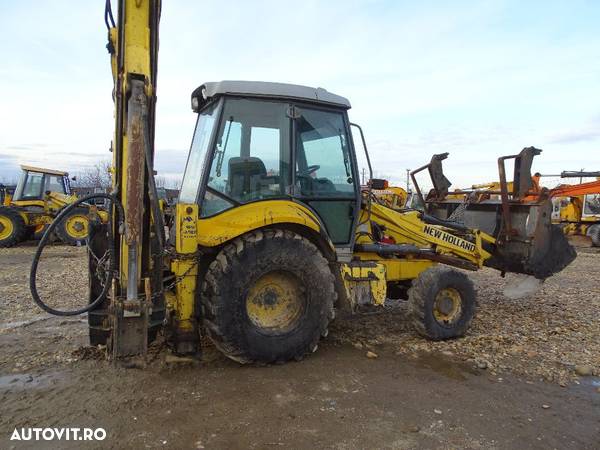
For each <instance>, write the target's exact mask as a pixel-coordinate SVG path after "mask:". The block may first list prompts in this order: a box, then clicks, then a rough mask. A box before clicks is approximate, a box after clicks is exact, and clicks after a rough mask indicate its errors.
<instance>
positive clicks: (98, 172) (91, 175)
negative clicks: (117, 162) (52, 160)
mask: <svg viewBox="0 0 600 450" xmlns="http://www.w3.org/2000/svg"><path fill="white" fill-rule="evenodd" d="M111 166H112V163H111V162H110V161H108V160H102V161H99V162H97V163H96V164H94V165H93V166H90V167H87V168H85V169H82V170H80V171H79V172H78V173H77V174H76V175H75V178H76V179H75V181H74V182H73V183H72V184H73V186H75V187H87V188H104V189H108V188H109V187H110V186H111V184H112V181H111V174H110V168H111Z"/></svg>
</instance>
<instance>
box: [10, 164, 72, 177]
mask: <svg viewBox="0 0 600 450" xmlns="http://www.w3.org/2000/svg"><path fill="white" fill-rule="evenodd" d="M21 169H23V170H27V171H30V172H39V173H49V174H50V175H60V176H64V177H66V176H69V173H68V172H64V171H62V170H52V169H42V168H41V167H33V166H24V165H23V164H21Z"/></svg>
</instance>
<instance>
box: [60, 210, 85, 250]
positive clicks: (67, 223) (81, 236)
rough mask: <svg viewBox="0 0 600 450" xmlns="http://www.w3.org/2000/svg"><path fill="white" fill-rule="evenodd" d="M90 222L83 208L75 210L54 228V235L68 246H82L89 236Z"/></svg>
mask: <svg viewBox="0 0 600 450" xmlns="http://www.w3.org/2000/svg"><path fill="white" fill-rule="evenodd" d="M89 229H90V221H89V218H88V211H87V210H86V209H85V208H75V209H74V210H72V211H71V212H70V213H69V214H67V215H66V216H65V217H64V218H63V220H61V222H60V223H59V224H58V226H57V227H56V235H57V236H58V237H59V239H60V240H61V241H63V242H64V243H65V244H69V245H83V244H85V242H86V239H87V238H88V235H89Z"/></svg>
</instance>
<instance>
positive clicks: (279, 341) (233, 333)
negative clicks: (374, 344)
mask: <svg viewBox="0 0 600 450" xmlns="http://www.w3.org/2000/svg"><path fill="white" fill-rule="evenodd" d="M335 298H336V293H335V288H334V277H333V274H332V273H331V270H330V268H329V265H328V262H327V260H326V259H325V258H324V257H323V255H322V254H321V253H320V252H319V250H318V249H317V247H316V246H315V245H314V244H312V243H311V242H310V241H308V240H307V239H305V238H304V237H302V236H300V235H298V234H296V233H293V232H291V231H283V230H271V229H270V230H266V231H260V230H259V231H255V232H253V233H250V234H247V235H244V236H242V237H240V238H237V239H236V240H234V241H233V242H232V243H231V244H228V245H227V246H225V247H224V248H223V249H222V250H221V252H220V253H219V254H218V255H217V257H216V259H215V260H214V261H213V262H212V263H211V265H210V267H209V269H208V273H207V275H206V279H205V282H204V285H203V289H202V310H203V319H204V325H205V328H206V330H207V332H208V335H209V336H210V338H211V340H212V341H213V342H214V343H215V345H216V346H217V348H219V349H220V350H221V351H222V352H223V353H224V354H225V355H226V356H227V357H229V358H231V359H233V360H235V361H238V362H240V363H248V362H261V363H273V362H284V361H288V360H290V359H301V358H302V357H303V356H304V355H305V354H306V353H309V352H313V351H315V350H316V348H317V344H318V342H319V338H320V337H321V336H325V335H326V334H327V326H328V324H329V321H330V320H331V319H332V318H333V304H334V301H335Z"/></svg>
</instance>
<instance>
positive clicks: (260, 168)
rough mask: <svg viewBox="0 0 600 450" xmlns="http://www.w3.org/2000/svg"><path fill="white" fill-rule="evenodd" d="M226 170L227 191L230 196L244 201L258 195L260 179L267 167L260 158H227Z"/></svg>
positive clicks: (264, 175)
mask: <svg viewBox="0 0 600 450" xmlns="http://www.w3.org/2000/svg"><path fill="white" fill-rule="evenodd" d="M228 170H229V172H228V177H229V178H228V184H229V186H228V191H229V195H230V196H231V197H232V198H234V199H236V200H241V201H245V200H253V199H256V198H259V197H260V195H261V194H260V193H261V180H262V179H264V177H266V176H267V169H266V168H265V164H264V163H263V162H262V160H261V159H260V158H256V157H253V156H248V157H233V158H229V162H228Z"/></svg>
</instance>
